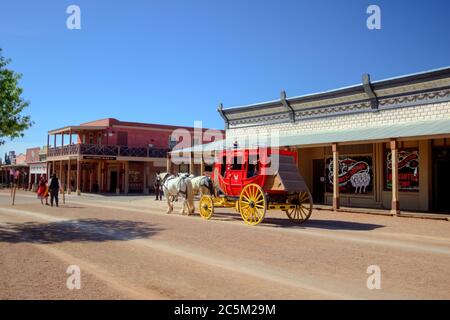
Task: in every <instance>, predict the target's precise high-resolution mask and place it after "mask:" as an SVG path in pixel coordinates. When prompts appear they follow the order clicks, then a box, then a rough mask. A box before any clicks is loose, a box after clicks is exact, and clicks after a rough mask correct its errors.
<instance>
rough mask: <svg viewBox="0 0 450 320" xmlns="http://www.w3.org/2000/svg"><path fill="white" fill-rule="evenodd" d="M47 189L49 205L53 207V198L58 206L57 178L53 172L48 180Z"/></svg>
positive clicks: (58, 187) (58, 186)
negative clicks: (48, 191)
mask: <svg viewBox="0 0 450 320" xmlns="http://www.w3.org/2000/svg"><path fill="white" fill-rule="evenodd" d="M48 189H49V190H50V206H52V207H53V200H54V201H55V204H56V206H57V207H58V193H59V189H60V185H59V179H58V177H57V176H56V174H55V173H54V174H53V175H52V177H51V179H50V180H49V181H48Z"/></svg>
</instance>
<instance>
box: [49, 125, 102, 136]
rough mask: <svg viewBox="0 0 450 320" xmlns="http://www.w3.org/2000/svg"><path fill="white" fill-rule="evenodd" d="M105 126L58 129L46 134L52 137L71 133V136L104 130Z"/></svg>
mask: <svg viewBox="0 0 450 320" xmlns="http://www.w3.org/2000/svg"><path fill="white" fill-rule="evenodd" d="M107 128H108V127H107V126H67V127H64V128H60V129H54V130H50V131H49V132H48V134H50V135H52V134H62V133H65V134H68V133H70V132H72V133H73V134H75V133H77V132H80V131H96V130H105V129H107Z"/></svg>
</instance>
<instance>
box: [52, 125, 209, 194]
mask: <svg viewBox="0 0 450 320" xmlns="http://www.w3.org/2000/svg"><path fill="white" fill-rule="evenodd" d="M174 130H184V131H185V132H187V133H189V137H190V138H192V139H193V137H194V136H195V135H194V131H195V130H200V133H202V130H203V131H205V130H206V129H194V128H192V127H176V126H169V125H159V124H146V123H137V122H125V121H119V120H117V119H112V118H107V119H102V120H97V121H92V122H88V123H83V124H81V125H74V126H67V127H64V128H60V129H55V130H51V131H49V132H48V137H47V146H48V151H47V166H48V169H47V172H50V173H53V172H54V173H56V174H57V175H58V176H59V177H61V181H62V183H63V185H64V186H65V188H66V189H67V190H68V192H72V191H76V192H77V193H78V194H79V193H80V192H112V193H124V194H128V193H148V192H150V191H151V190H152V189H153V184H154V179H155V175H156V173H157V172H158V171H165V170H166V166H167V152H168V151H169V150H170V149H172V148H173V147H174V146H175V145H176V144H177V142H178V141H177V139H176V138H174V135H173V132H174Z"/></svg>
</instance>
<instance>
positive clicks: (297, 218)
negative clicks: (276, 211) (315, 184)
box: [285, 192, 313, 223]
mask: <svg viewBox="0 0 450 320" xmlns="http://www.w3.org/2000/svg"><path fill="white" fill-rule="evenodd" d="M298 202H299V203H298V204H296V206H295V208H290V209H287V210H285V212H286V215H287V216H288V218H289V219H290V220H291V221H292V222H295V223H303V222H305V221H307V220H308V219H309V217H310V216H311V212H312V204H313V203H312V197H311V194H310V193H309V192H301V193H300V194H299V195H298Z"/></svg>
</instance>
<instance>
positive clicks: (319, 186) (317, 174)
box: [312, 159, 325, 203]
mask: <svg viewBox="0 0 450 320" xmlns="http://www.w3.org/2000/svg"><path fill="white" fill-rule="evenodd" d="M312 194H313V195H312V196H313V199H314V203H324V201H325V160H323V159H313V192H312Z"/></svg>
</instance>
